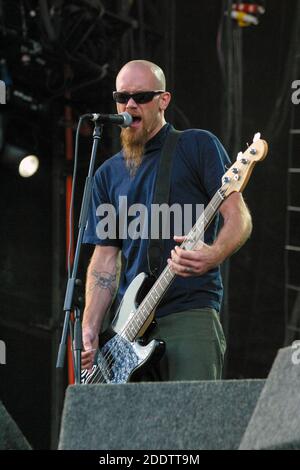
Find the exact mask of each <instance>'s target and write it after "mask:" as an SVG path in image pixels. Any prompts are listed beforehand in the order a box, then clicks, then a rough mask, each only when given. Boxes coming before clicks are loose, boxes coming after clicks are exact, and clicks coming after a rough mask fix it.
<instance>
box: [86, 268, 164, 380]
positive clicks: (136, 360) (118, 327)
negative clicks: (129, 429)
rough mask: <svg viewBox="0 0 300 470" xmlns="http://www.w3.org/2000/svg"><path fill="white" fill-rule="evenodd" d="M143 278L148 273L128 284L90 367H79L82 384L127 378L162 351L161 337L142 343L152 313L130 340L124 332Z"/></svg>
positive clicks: (141, 288)
mask: <svg viewBox="0 0 300 470" xmlns="http://www.w3.org/2000/svg"><path fill="white" fill-rule="evenodd" d="M147 280H148V276H147V275H146V274H145V273H141V274H139V275H138V276H136V277H135V278H134V280H133V281H132V282H131V284H130V285H129V287H128V289H127V290H126V293H125V295H124V297H123V299H122V302H121V304H120V306H119V308H118V311H117V313H116V315H115V317H114V319H113V321H112V324H111V326H110V327H109V328H108V329H107V330H106V331H104V332H103V333H102V334H101V335H100V338H99V350H98V351H97V353H96V356H95V364H94V366H93V368H92V371H91V372H89V371H87V370H83V371H82V373H81V382H82V383H83V384H87V383H116V384H117V383H126V382H129V381H130V380H133V379H134V378H136V377H137V376H138V375H139V374H141V373H142V372H143V371H144V370H145V369H146V368H147V367H149V366H150V365H151V364H153V363H154V362H156V361H158V360H159V359H160V358H161V357H162V355H163V353H164V351H165V344H164V342H163V341H158V340H155V339H154V340H152V341H150V342H149V343H148V344H143V334H144V332H145V331H146V330H147V329H148V327H149V326H150V324H153V320H152V319H153V315H152V318H149V321H148V322H147V323H146V324H145V323H144V324H143V326H142V328H141V330H140V332H139V335H138V337H137V338H136V339H135V340H134V341H130V340H129V339H128V337H127V335H126V334H124V332H125V330H126V325H127V324H128V320H129V319H130V318H132V317H133V316H134V315H135V313H136V310H137V308H138V298H139V296H140V293H141V291H142V290H144V288H145V285H146V284H147Z"/></svg>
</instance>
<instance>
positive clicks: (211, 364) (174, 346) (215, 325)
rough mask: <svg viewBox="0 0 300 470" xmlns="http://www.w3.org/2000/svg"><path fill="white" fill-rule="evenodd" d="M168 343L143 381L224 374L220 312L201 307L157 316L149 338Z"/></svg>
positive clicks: (174, 379)
mask: <svg viewBox="0 0 300 470" xmlns="http://www.w3.org/2000/svg"><path fill="white" fill-rule="evenodd" d="M153 338H156V339H161V340H163V341H164V342H165V343H166V351H165V354H164V356H163V357H162V359H161V360H160V361H159V362H158V363H157V364H155V365H153V366H151V367H150V368H149V369H148V370H147V371H146V372H144V373H143V375H142V376H141V378H140V379H139V381H147V382H149V381H155V382H156V381H177V380H217V379H221V378H222V368H223V362H224V353H225V349H226V341H225V338H224V334H223V329H222V326H221V323H220V320H219V316H218V314H217V312H216V311H215V310H214V309H212V308H200V309H193V310H186V311H184V312H176V313H173V314H170V315H167V316H165V317H162V318H159V319H158V320H157V327H156V328H154V330H153V331H151V333H150V335H149V340H151V339H153Z"/></svg>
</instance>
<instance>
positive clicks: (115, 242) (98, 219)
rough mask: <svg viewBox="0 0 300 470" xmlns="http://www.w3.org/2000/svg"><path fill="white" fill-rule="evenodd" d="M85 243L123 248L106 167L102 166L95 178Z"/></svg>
mask: <svg viewBox="0 0 300 470" xmlns="http://www.w3.org/2000/svg"><path fill="white" fill-rule="evenodd" d="M83 243H90V244H92V245H103V246H119V247H121V243H120V240H119V238H118V225H117V214H116V210H115V207H114V204H113V201H111V199H110V197H109V192H108V186H107V178H106V174H105V165H102V166H101V167H100V168H99V169H98V170H97V171H96V173H95V175H94V177H93V185H92V197H91V203H90V207H89V214H88V221H87V226H86V230H85V232H84V236H83Z"/></svg>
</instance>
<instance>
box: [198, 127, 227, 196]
mask: <svg viewBox="0 0 300 470" xmlns="http://www.w3.org/2000/svg"><path fill="white" fill-rule="evenodd" d="M205 134H206V135H205V139H203V144H202V145H201V149H200V174H201V180H202V184H203V186H204V188H205V191H206V193H207V194H208V195H209V197H210V198H212V197H213V196H214V194H215V193H216V192H217V191H218V189H219V188H220V187H221V186H222V176H223V175H224V173H225V172H226V171H227V168H228V167H229V166H230V165H231V162H230V159H229V157H228V154H227V152H226V150H225V149H224V147H223V145H222V144H221V142H220V141H219V139H218V138H217V137H216V136H215V135H213V134H211V133H209V132H206V133H205Z"/></svg>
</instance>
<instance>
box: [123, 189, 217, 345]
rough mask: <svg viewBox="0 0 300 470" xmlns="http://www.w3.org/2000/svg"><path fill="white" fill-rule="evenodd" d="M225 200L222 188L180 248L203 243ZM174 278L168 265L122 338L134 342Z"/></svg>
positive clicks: (192, 247) (187, 248)
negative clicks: (208, 228) (207, 230)
mask: <svg viewBox="0 0 300 470" xmlns="http://www.w3.org/2000/svg"><path fill="white" fill-rule="evenodd" d="M224 199H225V197H224V195H223V193H222V189H221V188H220V189H219V190H218V191H217V192H216V194H215V195H214V196H213V198H212V200H211V201H210V202H209V204H208V205H207V206H206V208H205V210H204V211H203V212H202V214H201V215H200V217H199V218H198V219H197V222H196V223H195V225H194V226H193V228H192V229H191V230H190V232H189V233H188V235H186V237H185V239H184V241H183V242H182V244H181V245H180V248H183V249H185V250H193V249H195V248H196V247H197V245H198V244H199V243H201V241H202V240H203V236H204V232H205V230H206V229H207V227H208V226H209V224H210V223H211V221H212V220H213V218H214V217H215V215H216V213H217V211H218V209H219V207H220V205H221V204H222V202H223V201H224ZM174 278H175V274H174V272H173V271H172V270H171V269H170V267H169V266H168V265H167V266H166V267H165V269H164V270H163V272H162V273H161V274H160V276H159V278H158V279H157V280H156V281H155V283H154V285H153V286H152V288H151V289H150V291H149V292H148V294H147V295H146V297H145V298H144V299H143V300H142V302H141V303H140V305H139V307H138V308H137V310H136V312H135V313H134V315H133V316H132V317H131V318H130V319H129V320H128V321H127V323H126V325H125V327H124V330H123V332H122V336H124V337H125V338H126V339H128V340H129V341H134V339H135V338H136V336H137V335H138V333H139V331H140V330H141V328H142V327H143V325H144V324H145V323H146V321H147V319H148V318H149V316H150V315H151V313H152V312H153V311H154V310H155V309H156V308H157V306H158V304H159V302H160V301H161V299H162V298H163V296H164V294H165V293H166V291H167V289H168V288H169V286H170V285H171V283H172V281H173V279H174Z"/></svg>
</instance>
